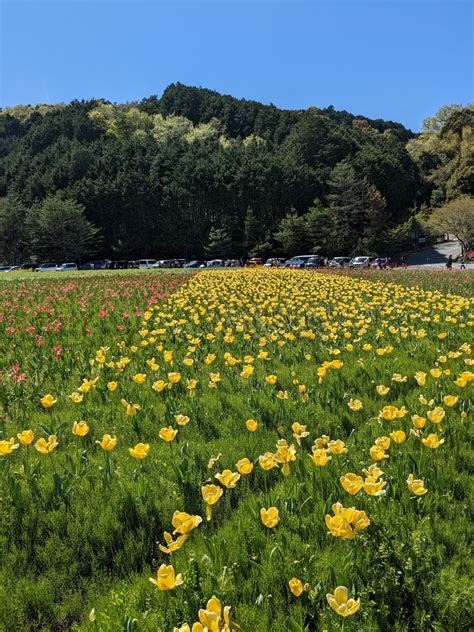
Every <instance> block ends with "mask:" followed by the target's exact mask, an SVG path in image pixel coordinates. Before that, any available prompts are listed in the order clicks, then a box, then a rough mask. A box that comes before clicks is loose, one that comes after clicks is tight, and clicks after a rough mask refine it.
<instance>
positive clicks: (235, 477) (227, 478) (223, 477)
mask: <svg viewBox="0 0 474 632" xmlns="http://www.w3.org/2000/svg"><path fill="white" fill-rule="evenodd" d="M214 478H217V480H218V481H219V483H221V484H222V485H224V487H227V489H233V488H234V487H235V486H236V485H237V483H238V481H239V479H240V474H239V473H238V472H232V471H231V470H223V471H222V472H218V473H217V474H216V475H215V476H214Z"/></svg>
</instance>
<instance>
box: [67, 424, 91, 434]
mask: <svg viewBox="0 0 474 632" xmlns="http://www.w3.org/2000/svg"><path fill="white" fill-rule="evenodd" d="M71 432H72V434H73V435H76V437H85V436H86V434H87V433H88V432H89V426H88V425H87V423H86V422H85V421H79V422H78V421H75V422H74V424H73V426H72V430H71Z"/></svg>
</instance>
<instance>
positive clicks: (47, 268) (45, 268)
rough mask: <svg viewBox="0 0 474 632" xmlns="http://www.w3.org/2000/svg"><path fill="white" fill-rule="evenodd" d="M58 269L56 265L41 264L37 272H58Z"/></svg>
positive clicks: (36, 269)
mask: <svg viewBox="0 0 474 632" xmlns="http://www.w3.org/2000/svg"><path fill="white" fill-rule="evenodd" d="M57 269H58V267H57V265H56V264H55V263H40V264H39V266H38V267H37V268H35V272H56V270H57Z"/></svg>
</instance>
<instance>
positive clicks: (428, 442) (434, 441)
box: [421, 432, 444, 450]
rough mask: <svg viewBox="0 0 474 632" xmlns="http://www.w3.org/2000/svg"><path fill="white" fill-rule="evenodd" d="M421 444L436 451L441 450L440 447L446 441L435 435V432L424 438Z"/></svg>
mask: <svg viewBox="0 0 474 632" xmlns="http://www.w3.org/2000/svg"><path fill="white" fill-rule="evenodd" d="M421 442H422V443H423V445H425V446H426V447H427V448H431V449H432V450H436V448H439V446H440V445H441V444H442V443H444V439H440V438H439V436H438V435H437V434H435V433H434V432H432V433H431V434H429V435H428V436H427V437H425V438H423V439H422V440H421Z"/></svg>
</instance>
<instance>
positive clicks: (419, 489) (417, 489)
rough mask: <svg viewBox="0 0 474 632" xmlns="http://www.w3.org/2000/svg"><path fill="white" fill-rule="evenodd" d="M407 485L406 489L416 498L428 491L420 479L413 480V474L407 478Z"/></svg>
mask: <svg viewBox="0 0 474 632" xmlns="http://www.w3.org/2000/svg"><path fill="white" fill-rule="evenodd" d="M407 485H408V489H409V490H410V491H411V492H413V493H414V494H415V495H416V496H423V494H426V493H427V492H428V490H427V489H425V484H424V482H423V481H422V480H420V479H415V478H414V476H413V474H410V475H409V476H408V478H407Z"/></svg>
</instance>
